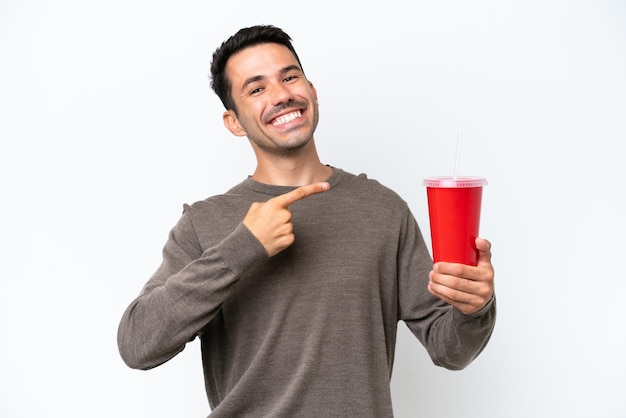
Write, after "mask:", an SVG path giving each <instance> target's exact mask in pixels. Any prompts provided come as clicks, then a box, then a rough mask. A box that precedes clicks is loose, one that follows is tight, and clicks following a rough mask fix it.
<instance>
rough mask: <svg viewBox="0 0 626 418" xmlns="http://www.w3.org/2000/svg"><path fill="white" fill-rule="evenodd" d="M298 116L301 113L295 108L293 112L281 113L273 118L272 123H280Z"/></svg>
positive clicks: (276, 124)
mask: <svg viewBox="0 0 626 418" xmlns="http://www.w3.org/2000/svg"><path fill="white" fill-rule="evenodd" d="M300 116H302V113H301V112H300V111H299V110H296V111H295V112H291V113H287V114H286V115H282V116H281V117H279V118H276V119H274V121H273V122H272V125H274V126H278V125H282V124H285V123H287V122H290V121H292V120H294V119H296V118H299V117H300Z"/></svg>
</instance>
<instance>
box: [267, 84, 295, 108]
mask: <svg viewBox="0 0 626 418" xmlns="http://www.w3.org/2000/svg"><path fill="white" fill-rule="evenodd" d="M292 99H293V94H292V93H291V90H290V89H289V86H288V85H286V84H284V83H280V82H277V83H275V85H273V86H272V104H273V105H274V106H277V105H279V104H282V103H287V102H289V101H290V100H292Z"/></svg>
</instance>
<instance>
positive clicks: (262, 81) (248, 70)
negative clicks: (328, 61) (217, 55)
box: [224, 43, 319, 155]
mask: <svg viewBox="0 0 626 418" xmlns="http://www.w3.org/2000/svg"><path fill="white" fill-rule="evenodd" d="M226 73H227V75H228V78H229V79H230V82H231V86H232V87H231V88H232V90H231V94H232V97H233V100H234V102H235V105H236V107H237V111H238V114H237V115H235V114H234V112H233V111H232V110H229V111H227V112H226V113H225V114H224V123H225V124H226V126H227V128H228V129H230V130H231V132H233V133H234V134H235V135H240V136H243V135H245V136H247V137H248V139H249V140H250V142H251V143H252V146H253V147H255V149H256V150H257V151H261V152H267V153H272V154H280V155H285V154H291V153H293V152H294V151H298V150H300V149H301V148H303V147H304V146H305V145H306V144H307V143H309V141H310V140H311V139H312V138H313V132H314V131H315V128H316V127H317V122H318V119H319V114H318V104H317V92H316V91H315V88H314V87H313V85H312V84H311V83H309V81H308V80H307V79H306V78H305V76H304V74H303V72H302V70H301V69H300V65H299V64H298V61H297V60H296V58H295V57H294V55H293V54H292V53H291V51H290V50H289V49H288V48H287V47H285V46H283V45H279V44H273V43H266V44H260V45H255V46H252V47H248V48H246V49H243V50H241V51H239V52H238V53H236V54H235V55H233V56H232V57H231V58H230V59H229V60H228V63H227V65H226ZM229 124H230V125H229Z"/></svg>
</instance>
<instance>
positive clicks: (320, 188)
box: [271, 181, 330, 209]
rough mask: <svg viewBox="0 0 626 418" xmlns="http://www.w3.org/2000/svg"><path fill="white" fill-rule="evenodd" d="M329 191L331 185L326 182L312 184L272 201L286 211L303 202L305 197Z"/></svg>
mask: <svg viewBox="0 0 626 418" xmlns="http://www.w3.org/2000/svg"><path fill="white" fill-rule="evenodd" d="M328 189H330V184H328V183H327V182H325V181H324V182H321V183H312V184H307V185H306V186H300V187H298V188H297V189H293V190H292V191H290V192H287V193H285V194H282V195H280V196H276V197H274V198H273V199H271V200H273V201H274V202H277V203H278V204H279V205H280V206H282V207H284V208H285V209H286V208H287V207H289V205H291V204H292V203H294V202H297V201H298V200H302V199H304V198H305V197H309V196H311V195H314V194H317V193H321V192H325V191H326V190H328Z"/></svg>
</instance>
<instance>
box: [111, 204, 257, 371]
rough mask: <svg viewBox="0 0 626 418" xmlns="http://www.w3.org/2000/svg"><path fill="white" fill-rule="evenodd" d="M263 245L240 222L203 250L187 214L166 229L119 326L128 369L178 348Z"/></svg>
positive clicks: (146, 364)
mask: <svg viewBox="0 0 626 418" xmlns="http://www.w3.org/2000/svg"><path fill="white" fill-rule="evenodd" d="M267 256H268V255H267V252H266V251H265V249H264V248H263V246H262V245H261V243H260V242H259V241H258V240H257V239H256V238H255V237H254V235H252V233H251V232H250V230H248V228H246V227H245V226H244V225H243V224H239V225H238V226H237V227H236V228H235V230H234V231H233V232H232V233H231V234H229V235H228V236H226V238H225V239H223V240H222V241H221V242H220V243H218V244H217V245H215V246H214V247H212V248H208V249H206V250H204V251H203V250H202V249H201V246H200V243H199V242H198V239H197V236H196V232H195V229H194V227H193V222H192V220H191V219H190V216H189V215H188V214H187V213H183V216H182V217H181V219H180V220H179V222H178V223H177V224H176V226H175V227H174V228H173V229H172V230H171V231H170V234H169V238H168V240H167V242H166V244H165V246H164V248H163V261H162V263H161V265H160V267H159V268H158V269H157V271H156V272H155V273H154V275H153V276H152V277H151V278H150V280H149V281H148V282H147V283H146V284H145V286H144V288H143V289H142V291H141V292H140V294H139V296H138V297H137V298H136V299H135V300H134V301H132V302H131V304H130V305H129V306H128V308H127V309H126V311H125V312H124V314H123V316H122V319H121V321H120V324H119V327H118V336H117V340H118V348H119V352H120V355H121V357H122V359H123V360H124V362H125V363H126V364H127V365H128V366H129V367H131V368H135V369H150V368H153V367H156V366H158V365H160V364H162V363H164V362H166V361H168V360H169V359H171V358H172V357H174V356H175V355H176V354H178V353H179V352H181V351H182V350H183V349H184V347H185V345H186V344H187V342H189V341H191V340H193V339H194V338H195V337H196V336H197V335H198V334H200V333H201V331H202V329H203V328H204V327H205V326H206V324H207V323H208V322H209V321H210V320H211V319H212V318H213V317H214V316H215V314H216V313H217V312H218V311H219V309H220V306H221V305H222V302H223V301H224V300H226V299H227V298H228V296H229V294H230V293H231V291H232V289H233V286H234V285H235V284H236V282H237V281H238V279H239V278H240V277H241V275H242V274H243V273H245V272H246V271H247V270H248V269H249V268H250V267H251V266H252V265H253V264H254V263H255V261H256V260H258V259H261V258H266V257H267Z"/></svg>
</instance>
